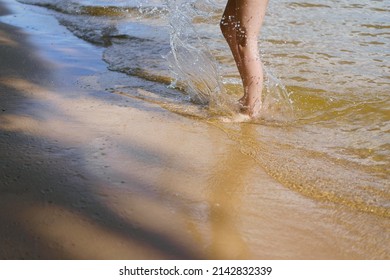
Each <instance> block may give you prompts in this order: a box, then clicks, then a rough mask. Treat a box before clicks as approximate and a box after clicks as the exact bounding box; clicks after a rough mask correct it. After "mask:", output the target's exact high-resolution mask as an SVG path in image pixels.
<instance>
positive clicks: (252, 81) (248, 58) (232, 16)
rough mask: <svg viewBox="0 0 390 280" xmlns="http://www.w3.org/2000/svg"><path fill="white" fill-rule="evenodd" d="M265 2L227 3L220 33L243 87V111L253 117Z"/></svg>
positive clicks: (258, 101)
mask: <svg viewBox="0 0 390 280" xmlns="http://www.w3.org/2000/svg"><path fill="white" fill-rule="evenodd" d="M267 4H268V0H229V1H228V3H227V5H226V9H225V12H224V14H223V16H222V20H221V30H222V33H223V35H224V37H225V39H226V41H227V42H228V44H229V47H230V49H231V51H232V54H233V57H234V59H235V62H236V64H237V68H238V71H239V72H240V76H241V79H242V82H243V86H244V96H243V97H242V98H241V99H240V100H239V102H240V104H241V105H242V112H243V113H245V114H248V115H249V116H251V117H256V116H257V115H258V113H259V111H260V108H261V92H262V89H263V68H262V65H261V61H260V57H259V50H258V45H257V39H258V35H259V33H260V29H261V26H262V23H263V20H264V16H265V10H266V7H267Z"/></svg>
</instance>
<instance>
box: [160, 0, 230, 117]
mask: <svg viewBox="0 0 390 280" xmlns="http://www.w3.org/2000/svg"><path fill="white" fill-rule="evenodd" d="M167 5H168V10H169V12H170V18H169V19H170V26H171V36H170V45H171V52H170V53H169V55H168V56H167V59H168V62H169V63H170V67H171V70H172V73H173V76H174V82H173V86H177V87H180V88H182V89H183V90H184V91H185V92H186V93H188V94H189V95H190V96H191V99H192V101H193V102H195V103H197V104H201V105H208V106H209V110H210V111H211V112H213V113H214V114H231V113H232V105H233V101H232V100H231V99H230V98H229V96H228V95H227V94H226V90H225V87H224V85H223V83H222V81H221V75H220V73H219V66H218V64H217V62H216V60H215V58H214V57H213V55H212V54H211V52H210V50H209V48H208V46H207V44H206V43H205V42H203V40H202V39H201V37H200V35H199V34H198V32H197V30H196V28H195V26H194V25H193V23H192V21H193V18H194V17H196V16H197V10H196V8H195V7H194V5H192V3H191V2H188V1H181V0H171V1H168V2H167Z"/></svg>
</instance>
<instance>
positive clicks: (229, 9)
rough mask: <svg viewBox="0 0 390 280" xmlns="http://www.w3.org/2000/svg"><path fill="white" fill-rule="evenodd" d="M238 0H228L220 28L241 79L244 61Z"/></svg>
mask: <svg viewBox="0 0 390 280" xmlns="http://www.w3.org/2000/svg"><path fill="white" fill-rule="evenodd" d="M236 2H237V0H228V2H227V4H226V8H225V11H224V13H223V15H222V18H221V21H220V28H221V31H222V35H223V36H224V37H225V40H226V42H227V43H228V45H229V47H230V50H231V52H232V54H233V58H234V61H235V62H236V65H237V68H238V72H239V73H240V76H241V79H242V78H243V76H242V72H243V71H242V63H241V57H240V53H239V51H238V44H237V27H238V22H237V6H236Z"/></svg>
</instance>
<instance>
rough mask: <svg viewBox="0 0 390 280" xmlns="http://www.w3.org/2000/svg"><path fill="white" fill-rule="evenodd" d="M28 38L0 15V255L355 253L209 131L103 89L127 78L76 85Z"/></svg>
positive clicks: (69, 70)
mask: <svg viewBox="0 0 390 280" xmlns="http://www.w3.org/2000/svg"><path fill="white" fill-rule="evenodd" d="M5 12H6V11H5V10H4V8H1V6H0V14H2V13H3V14H4V13H5ZM31 39H34V38H32V37H31V36H28V35H26V34H25V33H24V31H23V30H21V29H18V28H15V27H12V26H9V25H6V24H3V23H0V61H1V64H0V192H1V195H0V259H172V258H174V259H241V258H242V259H313V258H314V259H319V258H320V259H322V258H364V256H362V255H360V254H359V253H356V252H355V251H354V249H353V248H352V247H351V246H350V245H351V244H353V243H355V240H354V238H353V237H350V236H349V237H346V236H344V237H341V236H337V230H335V228H334V226H329V225H331V224H332V218H331V214H332V210H329V211H328V212H327V210H326V209H324V207H323V206H321V205H320V204H317V203H315V202H313V201H311V200H309V199H307V198H304V197H302V196H300V195H298V194H296V193H294V192H292V191H290V190H288V189H286V188H284V187H283V186H281V185H280V184H278V183H277V182H275V181H274V180H273V179H272V178H270V177H269V176H268V175H267V174H266V173H265V172H264V171H262V170H261V169H260V168H259V167H258V166H256V165H255V163H254V161H253V160H252V159H251V158H250V157H248V156H247V155H244V154H242V153H241V152H240V148H239V147H237V144H236V143H234V142H232V141H231V140H229V139H228V138H227V137H226V135H225V134H224V133H223V132H222V131H221V130H219V129H217V128H216V127H215V126H212V125H210V124H208V123H207V122H201V121H194V120H191V119H188V118H185V117H182V116H178V115H175V114H173V113H170V112H168V111H166V110H164V109H162V108H160V107H158V106H155V105H153V104H150V103H146V102H142V101H139V100H133V99H131V98H128V97H124V96H113V94H111V93H109V92H106V91H105V90H104V89H105V85H104V82H102V80H104V79H106V80H111V81H112V80H114V81H115V80H116V81H118V82H119V81H121V80H122V81H123V79H125V80H126V83H128V84H132V85H133V88H134V91H137V90H144V89H141V88H140V87H138V86H137V83H139V80H137V79H135V78H131V77H126V76H122V75H120V74H115V73H110V72H107V71H105V72H103V73H96V74H94V75H89V76H88V77H84V80H88V81H89V87H86V86H85V84H83V83H81V82H80V81H81V80H83V79H82V78H83V77H81V76H82V75H81V74H79V73H78V69H79V68H78V67H80V65H79V64H77V63H76V62H75V63H74V65H66V66H65V65H62V64H61V60H55V59H50V60H49V59H48V58H47V57H45V56H43V55H42V53H41V52H38V49H37V48H36V46H35V45H33V44H32V43H31ZM96 61H99V58H96ZM81 63H82V62H81ZM99 63H101V62H96V64H97V65H98V64H99ZM96 67H98V68H99V67H101V66H96ZM102 83H103V85H101V86H100V87H101V88H102V89H100V88H99V84H102ZM246 129H248V128H245V126H244V127H243V134H245V133H247V132H246V131H245V130H246ZM249 129H250V128H249ZM348 240H349V241H348Z"/></svg>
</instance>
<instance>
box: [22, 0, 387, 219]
mask: <svg viewBox="0 0 390 280" xmlns="http://www.w3.org/2000/svg"><path fill="white" fill-rule="evenodd" d="M20 2H23V3H29V4H35V5H40V6H44V7H46V8H48V9H50V10H51V11H52V12H53V14H54V15H55V16H56V17H57V19H58V20H59V22H60V23H61V24H62V25H64V26H66V27H67V28H68V29H69V30H70V31H71V32H73V34H75V35H76V36H78V37H80V38H82V39H84V40H86V41H88V42H90V43H93V44H96V45H100V46H103V47H104V48H105V50H104V56H103V59H104V60H105V62H106V63H107V65H108V67H109V69H110V70H113V71H119V72H123V73H126V74H128V75H132V76H138V77H141V78H143V79H146V80H149V81H153V82H155V83H157V84H160V83H162V84H166V85H170V86H171V87H177V88H179V89H181V91H180V92H177V91H167V92H165V91H158V90H156V91H155V95H153V96H151V95H150V94H149V95H144V94H143V93H142V92H138V94H137V96H134V94H133V91H131V90H130V89H128V88H126V87H123V86H118V87H114V88H112V89H111V91H112V92H114V93H117V94H122V95H127V96H129V97H134V98H141V99H143V100H146V101H148V102H153V103H157V104H160V105H161V106H162V107H164V108H166V109H168V110H171V111H173V112H176V113H179V114H181V115H184V116H187V117H191V118H194V119H195V120H196V121H199V122H208V123H210V124H211V125H213V126H215V127H217V128H218V129H220V130H221V131H223V132H225V133H226V135H227V137H229V138H230V139H232V140H233V141H235V142H236V143H237V145H238V146H239V147H240V151H241V153H244V154H246V155H249V156H250V157H252V158H253V159H254V160H255V162H257V163H258V164H259V166H261V167H262V168H264V169H265V170H266V171H267V172H268V173H269V174H270V175H271V176H272V177H274V178H275V179H277V180H278V181H279V182H281V183H282V184H283V185H285V186H286V187H288V188H290V189H293V190H295V191H297V192H298V193H301V194H303V195H305V196H308V197H310V198H312V199H314V200H321V201H326V202H330V203H333V204H334V205H336V206H339V207H347V208H349V209H352V211H362V212H366V213H371V214H372V215H376V216H378V217H381V218H383V219H385V220H386V221H387V220H388V218H389V217H390V183H389V182H390V180H389V179H390V173H389V170H390V136H389V132H390V111H389V110H390V97H389V96H390V95H389V91H390V65H389V59H390V58H389V56H390V18H389V12H390V4H389V3H387V1H357V0H356V1H331V0H325V1H316V0H313V1H307V0H306V1H305V0H298V1H287V0H286V1H270V6H269V9H268V13H267V16H266V20H265V24H264V26H263V29H262V35H261V40H260V46H261V56H262V60H263V63H264V65H265V67H266V70H267V77H266V78H267V79H266V83H265V88H264V103H265V104H266V106H265V107H264V109H263V112H262V119H260V120H259V121H256V122H253V123H249V124H239V123H224V122H221V121H220V116H225V115H229V114H231V113H232V111H233V110H234V108H233V105H232V103H234V101H235V100H236V99H238V98H239V97H240V95H241V94H242V93H241V86H240V81H239V77H238V73H237V70H236V68H235V65H234V62H233V59H232V56H231V54H230V52H229V50H228V47H227V45H226V43H225V42H224V40H223V38H222V36H221V34H220V32H219V27H218V23H219V18H220V16H221V14H222V12H223V8H224V4H225V1H222V0H218V1H208V0H199V1H184V0H183V1H180V0H167V1H157V0H156V1H151V0H150V1H136V0H134V1H131V0H115V1H86V0H85V1H66V0H23V1H20ZM243 126H245V127H249V128H250V130H249V131H250V132H245V133H243V132H242V128H243ZM245 131H248V130H245Z"/></svg>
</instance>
